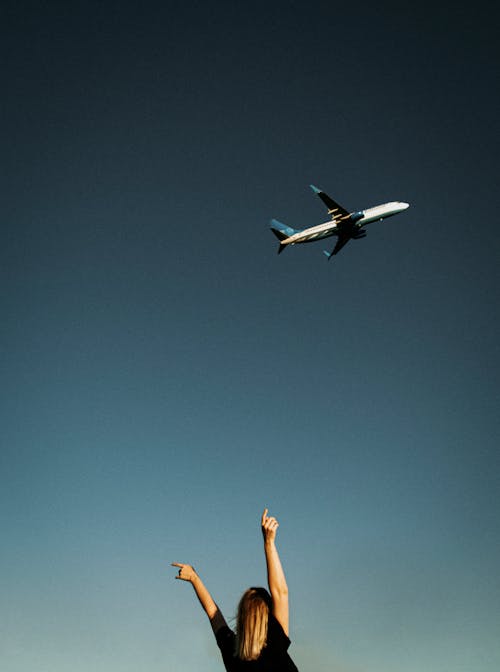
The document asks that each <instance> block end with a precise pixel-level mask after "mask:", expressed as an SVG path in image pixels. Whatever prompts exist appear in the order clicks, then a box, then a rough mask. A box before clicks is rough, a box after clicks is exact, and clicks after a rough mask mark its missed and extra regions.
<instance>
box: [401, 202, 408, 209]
mask: <svg viewBox="0 0 500 672" xmlns="http://www.w3.org/2000/svg"><path fill="white" fill-rule="evenodd" d="M399 205H400V206H401V210H406V208H409V207H410V204H409V203H404V202H400V204H399Z"/></svg>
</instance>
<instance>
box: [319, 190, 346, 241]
mask: <svg viewBox="0 0 500 672" xmlns="http://www.w3.org/2000/svg"><path fill="white" fill-rule="evenodd" d="M310 186H311V189H312V190H313V191H314V193H315V194H318V196H319V197H320V198H321V200H322V201H323V203H324V204H325V205H326V207H327V208H328V214H329V215H332V218H333V219H336V218H337V217H339V216H340V215H348V214H349V212H348V211H347V210H346V209H345V208H343V207H342V206H341V205H339V204H338V203H336V202H335V201H334V200H333V198H330V196H328V194H325V192H324V191H322V190H321V189H318V187H315V186H314V184H311V185H310ZM346 242H347V241H346ZM344 244H345V243H344Z"/></svg>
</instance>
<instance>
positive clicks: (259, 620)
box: [235, 588, 271, 660]
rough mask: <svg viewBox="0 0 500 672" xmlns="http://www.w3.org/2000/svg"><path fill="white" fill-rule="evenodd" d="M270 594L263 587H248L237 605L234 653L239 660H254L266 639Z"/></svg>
mask: <svg viewBox="0 0 500 672" xmlns="http://www.w3.org/2000/svg"><path fill="white" fill-rule="evenodd" d="M270 607H271V596H270V595H269V593H268V592H267V590H266V589H265V588H249V589H248V590H246V591H245V592H244V593H243V595H242V597H241V600H240V603H239V605H238V615H237V617H236V651H235V653H236V655H237V656H238V658H240V659H241V660H256V659H257V658H258V657H259V656H260V654H261V651H262V649H263V648H264V647H265V645H266V640H267V624H268V622H269V609H270Z"/></svg>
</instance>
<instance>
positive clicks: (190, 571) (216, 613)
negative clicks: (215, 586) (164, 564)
mask: <svg viewBox="0 0 500 672" xmlns="http://www.w3.org/2000/svg"><path fill="white" fill-rule="evenodd" d="M172 567H179V572H178V573H177V576H176V577H175V578H176V579H180V580H181V581H187V582H188V583H190V584H191V585H192V586H193V588H194V591H195V593H196V597H197V598H198V600H199V601H200V604H201V606H202V607H203V609H204V611H205V613H206V615H207V616H208V618H209V619H210V623H211V625H212V628H213V630H214V632H216V631H217V630H219V628H221V627H223V626H225V625H226V621H225V620H224V616H223V615H222V614H221V612H220V609H219V607H218V606H217V605H216V604H215V602H214V600H213V598H212V596H211V595H210V593H209V592H208V590H207V588H206V586H205V584H204V583H203V581H202V580H201V579H200V577H199V576H198V574H197V573H196V571H195V569H194V567H192V566H191V565H186V564H184V563H183V562H173V563H172Z"/></svg>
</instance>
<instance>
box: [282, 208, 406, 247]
mask: <svg viewBox="0 0 500 672" xmlns="http://www.w3.org/2000/svg"><path fill="white" fill-rule="evenodd" d="M408 207H409V203H404V202H402V201H391V202H390V203H383V204H382V205H376V206H374V207H373V208H368V209H366V210H360V211H359V212H351V213H350V214H349V215H348V216H346V217H340V218H338V219H332V220H329V221H328V222H324V224H318V225H317V226H311V227H309V228H308V229H303V230H302V231H297V232H296V233H294V234H293V235H291V236H289V237H288V238H284V239H283V240H282V241H281V244H282V245H295V244H296V243H307V242H309V241H313V240H319V239H321V238H328V237H329V236H334V235H337V234H338V233H339V231H340V230H341V229H342V228H344V227H345V226H346V225H347V226H355V227H356V228H357V229H358V230H359V229H361V228H362V227H363V226H365V225H366V224H370V222H376V221H379V220H381V219H385V218H386V217H391V216H392V215H397V214H398V213H399V212H402V211H403V210H406V208H408Z"/></svg>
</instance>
